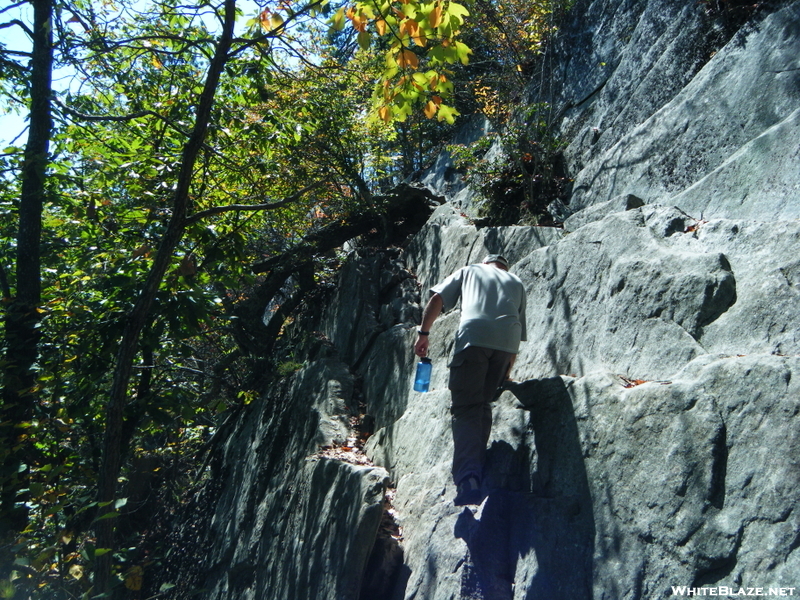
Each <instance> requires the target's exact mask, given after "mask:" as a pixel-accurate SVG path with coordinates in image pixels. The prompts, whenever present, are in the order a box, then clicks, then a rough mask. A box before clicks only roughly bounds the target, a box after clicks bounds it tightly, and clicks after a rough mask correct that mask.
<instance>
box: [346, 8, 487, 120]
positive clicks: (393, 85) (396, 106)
mask: <svg viewBox="0 0 800 600" xmlns="http://www.w3.org/2000/svg"><path fill="white" fill-rule="evenodd" d="M468 15H469V11H468V10H467V9H466V8H465V7H464V5H462V4H459V3H457V2H455V1H454V0H431V1H425V0H422V1H420V0H383V1H381V2H376V1H374V0H365V1H357V2H355V3H354V4H352V5H350V6H347V7H342V8H340V9H339V10H338V11H337V13H336V14H335V15H334V17H333V23H332V28H333V29H334V30H340V29H342V28H343V27H344V26H345V22H346V21H348V20H349V22H350V24H351V25H352V27H353V29H355V31H357V32H358V36H357V39H358V43H359V45H360V47H361V48H362V49H363V50H365V51H366V50H369V49H370V45H371V43H372V38H373V36H375V37H377V43H378V44H379V46H380V47H381V50H382V51H383V53H384V57H385V58H384V68H383V72H382V73H381V75H380V79H379V82H378V84H377V85H376V86H375V90H374V92H373V107H374V109H375V111H376V115H377V117H378V118H380V119H381V120H382V121H384V122H385V123H390V122H392V121H395V120H396V121H401V122H402V121H405V120H406V119H407V118H408V117H409V116H410V115H411V114H412V112H413V110H414V106H415V105H417V104H420V105H423V107H424V108H423V112H424V113H425V116H426V117H428V118H429V119H432V118H434V117H436V118H437V119H438V120H440V121H446V122H448V123H450V124H452V123H453V122H454V121H455V118H456V117H457V116H458V114H459V113H458V111H457V110H455V108H454V107H452V106H450V105H449V104H445V100H446V99H447V98H449V97H450V96H451V94H452V92H453V82H452V81H451V76H452V71H451V70H450V68H449V65H453V64H454V63H461V64H467V63H468V62H469V55H470V54H471V53H472V50H471V49H470V48H469V47H468V46H467V45H466V44H464V43H463V42H462V41H460V39H459V37H458V36H459V33H460V29H461V27H462V25H463V24H464V20H465V17H466V16H468Z"/></svg>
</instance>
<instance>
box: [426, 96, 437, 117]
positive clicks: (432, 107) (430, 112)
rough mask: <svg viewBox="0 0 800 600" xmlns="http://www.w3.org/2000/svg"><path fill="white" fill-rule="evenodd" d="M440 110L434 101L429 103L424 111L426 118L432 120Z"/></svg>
mask: <svg viewBox="0 0 800 600" xmlns="http://www.w3.org/2000/svg"><path fill="white" fill-rule="evenodd" d="M438 108H439V107H438V106H436V104H435V103H434V102H433V100H430V101H428V103H427V104H426V105H425V109H424V112H425V116H426V117H428V118H429V119H432V118H433V117H435V116H436V111H437V110H438Z"/></svg>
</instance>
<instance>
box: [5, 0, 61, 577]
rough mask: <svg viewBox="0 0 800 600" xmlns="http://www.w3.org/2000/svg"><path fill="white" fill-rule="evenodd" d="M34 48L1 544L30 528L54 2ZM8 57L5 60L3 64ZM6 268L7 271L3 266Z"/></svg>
mask: <svg viewBox="0 0 800 600" xmlns="http://www.w3.org/2000/svg"><path fill="white" fill-rule="evenodd" d="M32 4H33V27H32V29H31V30H30V31H29V33H30V35H31V38H32V42H33V49H32V52H31V61H30V74H31V77H30V99H31V100H30V105H31V108H30V125H29V130H28V131H29V133H28V141H27V143H26V145H25V151H24V158H23V163H22V166H21V169H20V180H21V191H20V199H19V205H18V215H19V216H18V228H17V238H16V261H15V265H16V269H15V281H14V289H13V290H12V287H11V285H10V284H9V282H8V281H7V279H6V277H5V275H3V279H2V281H3V296H4V302H5V304H6V307H5V320H4V326H5V329H4V333H5V342H6V352H5V365H4V366H5V368H4V381H3V399H2V400H3V403H2V409H0V457H2V466H0V484H2V492H0V544H3V546H4V547H5V544H6V543H7V540H8V538H9V535H13V534H14V533H16V532H19V531H22V530H23V529H25V526H26V525H27V510H26V508H25V507H24V505H22V504H21V502H20V500H21V499H22V498H21V497H20V496H21V494H23V493H24V491H23V490H25V489H27V488H28V481H27V479H28V477H27V475H28V472H29V463H30V459H31V458H32V457H31V454H32V452H33V450H32V448H31V443H30V437H29V432H28V431H27V429H28V428H29V427H30V422H31V420H32V416H33V410H32V397H34V396H35V394H36V374H35V371H34V364H35V362H36V360H37V356H38V343H39V329H38V324H39V320H40V312H39V311H40V304H41V276H40V260H41V255H40V241H41V229H42V207H43V206H44V203H45V198H46V193H47V190H46V182H45V170H46V167H47V163H48V160H49V156H48V150H49V142H50V132H51V128H52V119H51V114H50V111H51V105H50V95H51V75H52V64H53V47H52V33H51V19H52V14H53V3H52V0H35V1H33V2H32ZM6 60H7V59H4V62H6ZM0 268H2V269H5V265H0ZM10 562H11V561H9V560H8V554H7V553H6V552H2V551H0V565H2V566H0V577H2V576H7V575H8V568H9V567H8V565H9V564H10Z"/></svg>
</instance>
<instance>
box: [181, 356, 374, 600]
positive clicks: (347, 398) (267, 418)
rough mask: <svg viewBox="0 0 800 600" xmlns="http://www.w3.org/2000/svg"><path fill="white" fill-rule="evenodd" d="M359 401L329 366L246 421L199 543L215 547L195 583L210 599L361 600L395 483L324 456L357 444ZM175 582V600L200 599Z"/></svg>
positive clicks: (233, 439)
mask: <svg viewBox="0 0 800 600" xmlns="http://www.w3.org/2000/svg"><path fill="white" fill-rule="evenodd" d="M352 393H353V381H352V376H351V375H350V373H349V371H348V369H347V368H346V367H345V365H344V364H343V363H340V362H338V361H336V360H334V359H325V360H320V361H317V362H316V363H312V364H309V365H307V366H306V367H305V368H303V369H302V370H300V371H299V372H298V373H296V374H295V375H294V376H293V377H291V378H290V379H289V380H287V381H286V382H284V384H283V385H282V386H281V387H280V388H279V389H276V390H274V391H273V394H271V395H270V397H266V398H263V399H261V400H258V401H254V402H253V403H252V404H251V405H250V406H248V407H247V409H246V410H245V411H244V412H243V413H242V414H241V415H239V418H238V419H237V421H236V423H235V424H234V426H233V429H232V432H231V433H230V435H229V436H228V437H227V438H226V439H225V441H224V447H223V448H222V453H221V454H220V455H219V456H218V460H219V461H220V466H219V469H218V472H219V473H222V474H223V481H221V482H218V483H217V485H218V487H219V489H220V490H221V491H220V492H219V494H218V497H217V498H215V502H214V514H213V516H212V518H211V520H210V523H209V527H208V530H207V531H196V532H195V539H194V540H193V543H195V544H197V545H207V546H208V547H209V548H210V550H209V552H208V554H207V555H206V556H205V557H204V562H205V565H204V569H203V570H202V572H201V575H200V578H199V581H197V582H196V584H195V585H197V586H198V587H200V588H203V589H204V590H205V591H204V597H205V598H219V599H223V598H237V599H246V598H285V599H287V600H301V599H303V600H306V599H319V600H323V599H328V598H337V599H342V600H358V597H359V593H360V589H361V580H362V576H363V573H364V569H365V566H366V564H367V561H368V559H369V556H370V552H371V550H372V547H373V544H374V541H375V535H376V532H377V530H378V526H379V524H380V522H381V519H382V517H383V512H384V495H385V491H386V488H387V486H388V483H389V481H388V475H387V473H386V471H384V470H383V469H381V468H376V467H372V466H355V465H352V464H348V463H346V462H342V461H341V460H332V459H330V458H325V457H319V456H317V454H316V453H317V451H318V450H319V448H320V447H324V446H330V445H332V444H334V443H338V444H343V443H345V442H346V440H347V437H348V436H349V435H351V433H352V432H351V430H350V427H349V423H348V417H349V410H348V409H347V406H346V405H347V403H349V402H351V400H352ZM181 550H182V549H181ZM188 568H191V566H189V567H188ZM172 583H175V584H177V586H176V588H174V589H173V590H172V591H171V592H170V593H171V595H172V597H177V598H184V597H191V596H193V595H194V594H196V592H197V590H196V589H193V588H192V587H185V586H186V581H184V578H182V577H181V576H178V577H177V580H176V581H173V582H172Z"/></svg>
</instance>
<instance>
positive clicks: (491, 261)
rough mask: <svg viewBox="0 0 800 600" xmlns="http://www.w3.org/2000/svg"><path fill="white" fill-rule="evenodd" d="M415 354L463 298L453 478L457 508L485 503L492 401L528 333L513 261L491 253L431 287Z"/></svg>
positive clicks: (453, 383)
mask: <svg viewBox="0 0 800 600" xmlns="http://www.w3.org/2000/svg"><path fill="white" fill-rule="evenodd" d="M430 293H431V297H430V300H429V301H428V304H427V305H426V306H425V310H424V311H423V313H422V324H421V325H420V329H419V331H418V332H417V333H418V335H417V341H416V343H415V344H414V353H415V354H416V355H417V356H427V354H428V334H429V333H430V328H431V327H432V326H433V323H434V321H435V320H436V319H437V317H438V316H439V315H440V314H441V313H442V311H443V310H444V311H448V310H450V309H452V308H453V307H454V306H455V305H456V303H457V302H458V300H459V299H461V320H460V323H459V326H458V331H457V333H456V342H455V349H454V351H453V360H452V361H451V362H450V365H449V367H450V381H449V386H448V387H449V388H450V392H451V406H450V413H451V415H452V430H453V444H454V450H453V468H452V472H453V480H454V481H455V483H456V486H457V490H458V491H457V493H456V497H455V500H454V503H455V504H456V506H464V505H467V504H480V503H481V501H482V500H483V495H482V493H481V477H482V471H483V463H484V459H485V456H486V444H487V443H488V441H489V434H490V433H491V429H492V405H491V402H492V400H494V398H495V394H496V392H497V389H498V387H499V386H500V384H501V383H502V382H503V380H505V379H510V377H511V367H512V366H513V364H514V360H515V359H516V355H517V352H518V351H519V343H520V341H525V340H526V339H527V336H526V332H525V288H524V286H523V285H522V281H520V279H519V277H517V276H516V275H514V274H512V273H509V272H508V261H507V260H506V259H505V258H503V257H502V256H500V255H499V254H490V255H489V256H487V257H486V258H484V259H483V263H481V264H474V265H469V266H467V267H463V268H462V269H459V270H458V271H456V272H455V273H453V274H452V275H451V276H450V277H448V278H447V279H445V280H444V281H443V282H441V283H440V284H438V285H436V286H434V287H433V288H431V290H430Z"/></svg>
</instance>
